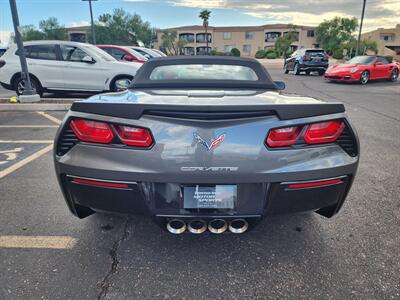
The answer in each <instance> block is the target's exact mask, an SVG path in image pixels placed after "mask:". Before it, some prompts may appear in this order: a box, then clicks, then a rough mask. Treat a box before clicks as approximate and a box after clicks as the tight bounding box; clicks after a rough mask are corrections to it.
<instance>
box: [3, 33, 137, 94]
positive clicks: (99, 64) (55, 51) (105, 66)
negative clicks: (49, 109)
mask: <svg viewBox="0 0 400 300" xmlns="http://www.w3.org/2000/svg"><path fill="white" fill-rule="evenodd" d="M24 49H25V54H26V58H27V63H28V69H29V73H30V74H31V81H32V85H33V87H34V88H35V89H36V91H37V93H38V94H40V95H41V94H42V93H43V92H44V91H47V90H49V91H50V90H52V91H85V92H97V91H117V90H119V89H121V86H123V87H126V85H127V84H129V82H130V81H131V80H132V78H133V77H134V76H135V74H136V71H137V70H138V69H139V68H140V67H141V66H142V64H141V63H133V62H130V63H124V62H118V61H117V60H116V59H114V58H113V57H112V56H111V55H109V54H107V53H106V52H104V51H103V50H101V49H99V48H97V47H95V46H93V45H90V44H84V43H77V42H66V41H34V42H33V41H32V42H25V43H24ZM20 72H21V65H20V62H19V57H18V51H17V47H16V46H15V45H14V46H11V47H10V48H9V49H8V50H7V52H6V53H5V54H4V55H3V56H2V57H1V58H0V84H1V85H2V86H3V87H4V88H6V89H9V90H15V91H16V92H17V94H19V95H20V94H21V93H22V92H23V90H24V84H23V81H22V79H21V73H20Z"/></svg>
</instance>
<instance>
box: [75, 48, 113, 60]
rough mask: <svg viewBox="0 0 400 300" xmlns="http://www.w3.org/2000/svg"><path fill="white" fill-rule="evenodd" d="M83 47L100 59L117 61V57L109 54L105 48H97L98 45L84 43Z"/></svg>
mask: <svg viewBox="0 0 400 300" xmlns="http://www.w3.org/2000/svg"><path fill="white" fill-rule="evenodd" d="M82 48H83V49H85V50H88V51H89V52H90V53H91V54H94V55H96V58H97V59H100V60H103V61H116V59H115V58H114V57H112V56H111V55H110V54H108V53H107V52H105V51H104V50H101V49H100V48H97V47H96V46H92V45H83V46H82Z"/></svg>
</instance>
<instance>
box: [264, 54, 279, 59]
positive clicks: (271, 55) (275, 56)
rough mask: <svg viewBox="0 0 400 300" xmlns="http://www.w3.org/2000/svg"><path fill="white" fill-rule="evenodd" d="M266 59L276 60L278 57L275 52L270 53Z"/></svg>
mask: <svg viewBox="0 0 400 300" xmlns="http://www.w3.org/2000/svg"><path fill="white" fill-rule="evenodd" d="M265 57H266V58H268V59H275V58H277V57H278V55H277V54H276V53H275V52H269V53H267V55H266V56H265Z"/></svg>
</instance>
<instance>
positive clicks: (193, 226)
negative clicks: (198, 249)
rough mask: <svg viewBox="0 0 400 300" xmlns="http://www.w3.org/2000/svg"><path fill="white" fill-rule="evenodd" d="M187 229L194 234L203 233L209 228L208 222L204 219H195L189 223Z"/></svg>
mask: <svg viewBox="0 0 400 300" xmlns="http://www.w3.org/2000/svg"><path fill="white" fill-rule="evenodd" d="M187 229H188V230H189V232H191V233H194V234H201V233H203V232H204V231H206V230H207V224H206V222H205V221H204V220H200V219H195V220H192V221H190V222H189V223H188V225H187Z"/></svg>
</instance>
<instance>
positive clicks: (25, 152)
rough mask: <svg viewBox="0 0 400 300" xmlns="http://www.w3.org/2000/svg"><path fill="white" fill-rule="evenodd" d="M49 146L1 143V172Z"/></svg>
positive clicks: (42, 144)
mask: <svg viewBox="0 0 400 300" xmlns="http://www.w3.org/2000/svg"><path fill="white" fill-rule="evenodd" d="M48 145H50V143H49V144H44V143H41V144H34V143H32V144H25V143H24V144H22V143H21V144H18V143H0V172H1V171H3V170H5V169H7V168H9V167H11V166H12V165H14V164H16V163H18V162H19V161H21V160H23V159H25V158H26V157H28V156H30V155H32V154H34V153H35V152H37V151H39V150H41V149H43V148H45V147H47V146H48Z"/></svg>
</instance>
